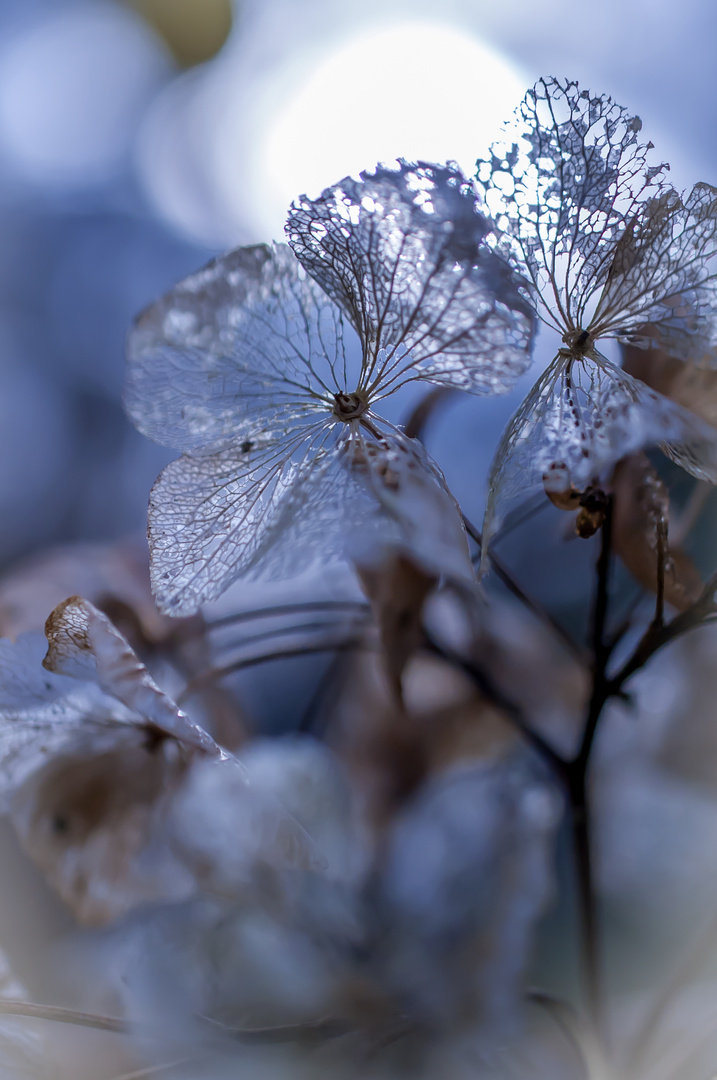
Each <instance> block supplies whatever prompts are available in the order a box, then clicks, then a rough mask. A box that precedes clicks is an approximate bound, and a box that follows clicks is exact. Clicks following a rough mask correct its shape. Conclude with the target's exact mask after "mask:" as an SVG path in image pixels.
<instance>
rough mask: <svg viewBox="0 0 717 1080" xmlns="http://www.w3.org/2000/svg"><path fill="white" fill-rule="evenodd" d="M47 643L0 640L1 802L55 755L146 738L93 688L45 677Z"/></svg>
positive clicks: (32, 638)
mask: <svg viewBox="0 0 717 1080" xmlns="http://www.w3.org/2000/svg"><path fill="white" fill-rule="evenodd" d="M46 651H47V641H46V640H45V638H44V637H42V635H40V634H26V635H22V636H21V637H19V638H18V640H17V642H16V643H12V642H10V641H7V640H5V639H2V640H0V798H3V799H5V798H6V797H7V796H8V795H9V794H11V793H12V791H14V790H15V788H16V787H17V786H18V785H19V784H20V783H21V782H22V781H23V780H24V779H25V778H26V777H27V776H29V775H30V773H32V772H34V771H35V770H37V769H38V768H40V767H41V766H42V765H43V764H44V763H46V762H47V761H48V760H50V759H51V758H52V757H53V756H54V755H55V754H57V753H60V752H69V751H70V750H75V749H77V748H78V747H85V748H87V749H90V750H91V751H92V752H95V753H101V752H102V751H103V750H106V749H110V748H112V747H115V746H117V745H118V744H121V743H122V742H123V741H124V740H127V741H129V742H131V743H135V742H137V741H139V740H143V739H145V738H146V732H145V731H144V729H143V727H141V726H140V725H138V723H137V720H136V718H135V717H134V716H133V714H132V713H131V712H130V711H129V710H128V709H126V708H125V707H124V706H123V705H121V704H120V702H119V701H116V700H115V699H113V698H110V697H108V696H107V695H106V694H103V693H102V691H101V690H100V689H99V687H98V686H96V685H93V684H92V683H78V682H77V681H76V680H75V679H71V678H68V677H67V676H64V675H56V674H54V673H52V672H49V671H46V670H45V669H44V668H43V666H42V660H43V657H44V655H45V652H46Z"/></svg>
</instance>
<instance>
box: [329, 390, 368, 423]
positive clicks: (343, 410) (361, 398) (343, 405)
mask: <svg viewBox="0 0 717 1080" xmlns="http://www.w3.org/2000/svg"><path fill="white" fill-rule="evenodd" d="M367 409H368V394H367V393H366V391H365V390H355V391H354V393H353V394H334V416H338V418H339V420H345V421H346V422H348V421H349V420H357V419H358V418H359V416H363V414H364V413H365V412H366V411H367Z"/></svg>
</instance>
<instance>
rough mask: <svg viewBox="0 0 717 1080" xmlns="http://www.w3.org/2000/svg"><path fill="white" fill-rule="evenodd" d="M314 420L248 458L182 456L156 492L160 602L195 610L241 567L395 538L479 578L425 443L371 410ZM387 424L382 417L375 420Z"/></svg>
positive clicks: (445, 568)
mask: <svg viewBox="0 0 717 1080" xmlns="http://www.w3.org/2000/svg"><path fill="white" fill-rule="evenodd" d="M364 419H365V421H366V422H368V423H370V424H371V425H372V426H373V428H374V431H375V432H376V436H375V437H374V436H373V435H368V434H367V433H366V431H365V430H364V428H363V426H362V425H360V424H358V423H354V424H352V425H345V424H343V423H334V424H331V423H329V424H328V425H327V424H318V425H316V426H315V428H314V429H313V431H312V430H311V429H309V431H308V434H307V436H306V438H305V440H304V441H303V442H300V443H298V445H297V441H298V440H296V441H292V440H291V439H286V440H284V442H283V443H281V444H279V447H278V448H271V449H269V450H268V451H265V452H264V453H263V454H258V455H256V456H255V457H254V460H253V461H252V462H251V463H250V464H247V463H246V462H245V461H244V460H242V459H241V455H240V454H239V453H238V452H237V450H236V448H234V447H229V448H228V449H226V450H221V451H217V452H215V453H214V454H205V455H202V454H195V455H185V456H184V457H182V458H179V459H178V460H177V461H174V462H172V463H171V464H170V465H168V466H167V468H166V469H165V470H164V472H163V473H162V474H161V476H160V477H159V479H158V480H157V483H156V484H155V486H154V488H153V491H152V495H151V498H150V508H149V538H150V554H151V562H152V580H153V588H154V591H155V596H156V598H157V603H158V604H159V606H160V607H161V608H162V609H164V610H166V611H168V612H171V613H173V614H188V613H189V612H192V611H196V609H197V607H198V606H199V605H200V604H201V603H204V602H205V601H207V600H210V599H213V598H214V597H216V596H218V595H219V594H220V593H221V592H222V591H223V590H224V589H225V588H227V587H228V585H229V584H230V583H231V582H232V581H234V580H236V579H237V578H239V577H243V578H266V577H273V578H280V577H288V576H293V575H295V574H298V573H300V572H301V571H302V570H305V569H306V568H308V566H310V565H311V564H313V563H315V562H317V561H318V560H323V561H331V560H340V559H343V558H345V557H347V556H349V557H350V556H351V555H354V554H357V553H362V554H365V553H366V551H367V550H370V549H374V548H375V547H376V546H377V545H381V544H390V545H393V546H398V547H400V548H401V549H402V550H406V551H408V552H409V553H413V554H414V557H415V558H416V559H417V560H418V561H419V562H420V563H421V565H426V566H428V567H429V569H431V570H433V571H434V572H436V573H438V574H445V575H447V576H449V577H452V578H461V579H463V581H466V580H468V579H469V578H471V576H472V574H471V570H470V561H469V560H468V558H467V555H468V552H467V547H466V539H465V533H464V531H463V526H462V522H461V519H460V513H459V510H458V507H457V505H456V503H455V500H454V499H453V497H452V496H451V495H450V493H449V492H448V490H447V488H446V486H445V481H444V480H443V477H442V475H441V473H440V471H439V470H438V469H437V467H436V466H435V465H434V464H433V463H432V462H431V461H430V459H429V458H428V456H427V455H426V454H425V451H423V449H422V447H421V446H420V444H418V443H417V442H415V441H414V440H412V439H407V438H405V436H403V435H401V433H400V432H399V431H397V430H396V429H395V428H392V427H391V426H390V425H387V424H385V423H383V422H382V421H380V420H379V419H378V418H376V417H374V416H373V415H372V414H371V413H367V414H365V417H364ZM377 425H379V426H377Z"/></svg>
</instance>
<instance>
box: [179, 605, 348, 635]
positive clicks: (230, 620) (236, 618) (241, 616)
mask: <svg viewBox="0 0 717 1080" xmlns="http://www.w3.org/2000/svg"><path fill="white" fill-rule="evenodd" d="M368 610H369V605H368V604H367V603H366V602H365V601H363V600H309V601H302V602H298V603H295V604H276V605H274V606H273V607H264V608H253V609H251V610H249V611H237V612H235V613H234V614H232V615H223V616H221V617H220V618H217V619H208V620H206V621H205V623H204V624H203V625H202V626H201V627H200V629H199V631H198V632H199V633H201V634H204V633H206V632H207V631H208V630H219V629H221V628H222V627H224V626H234V625H235V624H236V623H241V622H251V621H252V620H254V619H274V618H278V617H279V616H280V615H304V614H309V613H310V612H314V611H325V612H329V611H368Z"/></svg>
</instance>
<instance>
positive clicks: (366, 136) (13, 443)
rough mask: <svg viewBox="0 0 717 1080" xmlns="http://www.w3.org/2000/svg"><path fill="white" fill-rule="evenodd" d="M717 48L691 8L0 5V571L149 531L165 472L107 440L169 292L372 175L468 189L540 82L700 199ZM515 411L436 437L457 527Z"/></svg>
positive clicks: (707, 162) (709, 154) (140, 447)
mask: <svg viewBox="0 0 717 1080" xmlns="http://www.w3.org/2000/svg"><path fill="white" fill-rule="evenodd" d="M716 33H717V8H715V7H714V5H713V4H711V3H709V0H683V2H682V3H681V4H680V5H678V7H677V8H676V7H675V5H674V4H673V3H672V2H668V0H602V2H601V3H600V4H598V5H596V4H587V3H580V2H577V3H576V2H575V0H544V2H542V3H537V2H535V0H501V2H500V3H495V2H494V0H441V2H440V3H438V2H437V0H237V2H236V3H234V4H232V3H231V2H230V0H125V2H120V0H1V2H0V240H1V242H0V504H1V505H2V514H1V515H0V566H3V567H4V566H7V565H9V564H11V563H12V562H13V561H14V560H15V559H17V558H18V557H20V556H23V555H25V554H27V553H29V552H32V551H34V550H37V549H39V548H42V547H43V546H45V545H47V544H48V543H57V542H62V541H68V540H74V539H78V538H84V539H105V538H107V539H109V538H112V537H115V536H118V535H120V534H122V533H125V532H127V531H130V530H134V529H141V528H142V527H143V524H144V515H145V507H146V500H147V492H148V489H149V486H150V484H151V482H152V480H153V479H154V477H155V476H156V474H157V472H158V470H159V468H160V467H161V465H162V464H163V463H164V462H165V461H166V460H167V457H168V454H167V453H166V451H164V450H162V449H161V448H159V447H154V446H151V445H150V444H148V443H146V442H145V441H144V440H143V439H142V438H141V437H140V436H139V435H138V434H136V433H135V432H134V431H133V429H132V428H131V426H130V425H129V423H128V422H127V420H126V419H125V417H124V414H123V411H122V406H121V399H120V394H121V386H122V375H123V343H124V338H125V334H126V331H127V327H128V325H129V323H130V321H131V319H132V317H133V316H134V315H135V314H136V313H137V312H138V311H139V310H140V309H141V308H142V307H143V306H144V305H145V304H146V303H148V302H149V301H151V300H152V299H153V298H155V297H156V296H157V295H158V294H159V293H161V292H162V291H164V290H165V289H167V288H169V287H170V286H171V285H172V284H173V283H174V282H175V281H177V280H178V279H179V278H181V277H182V276H184V275H185V274H186V273H188V272H189V271H191V270H193V269H195V268H197V267H198V266H200V265H201V264H202V263H203V262H204V261H206V260H207V259H208V258H209V257H210V256H211V255H213V254H215V253H217V252H219V251H221V250H224V249H226V248H228V247H230V246H233V245H236V244H240V243H247V242H253V241H259V240H264V239H271V238H280V237H281V234H282V225H283V218H284V213H285V209H286V207H287V205H288V203H289V202H290V200H291V199H292V197H293V196H294V195H296V194H298V193H300V192H303V191H308V192H309V193H310V194H311V193H317V192H318V191H319V190H320V189H321V188H322V187H323V186H325V185H326V184H329V183H332V182H334V181H335V180H337V179H339V178H340V177H341V176H343V175H345V174H346V173H347V172H349V171H351V172H356V171H358V170H360V169H361V168H363V167H367V166H372V165H373V164H375V162H376V161H377V160H379V159H384V160H385V159H390V158H393V157H396V156H399V155H403V156H408V157H423V158H429V159H441V160H442V159H445V158H446V157H451V158H455V159H457V160H458V161H459V162H460V164H461V165H462V166H463V167H464V169H466V170H469V171H470V169H471V166H472V163H473V162H474V160H475V158H476V156H478V155H479V154H480V153H483V152H484V151H485V149H486V148H487V146H488V144H489V142H490V141H491V138H492V137H493V135H494V134H496V133H497V129H498V125H499V123H500V121H501V119H502V118H504V117H507V115H508V114H509V113H510V111H511V110H512V108H513V107H514V106H515V104H517V102H518V100H519V99H520V97H521V96H522V93H523V91H524V89H525V88H526V87H527V86H528V85H529V84H531V83H532V82H533V81H534V79H535V78H536V77H537V76H539V75H540V74H556V75H568V76H571V77H577V78H578V79H580V80H581V82H582V83H584V84H585V85H589V86H590V87H592V88H593V89H595V90H600V91H603V90H604V91H607V92H609V93H611V94H612V95H613V97H615V98H616V99H617V100H618V101H619V102H621V103H623V104H625V105H626V106H628V107H629V108H630V109H631V110H634V111H635V112H637V113H639V114H640V115H641V116H642V118H643V121H644V131H645V133H646V134H647V136H648V137H649V138H651V139H653V141H654V142H655V143H656V145H657V148H658V152H659V155H660V156H661V157H662V158H664V159H667V160H669V161H670V162H671V163H672V166H673V176H674V179H675V182H676V183H677V184H679V185H680V186H682V185H688V184H690V183H692V182H693V181H694V180H696V179H698V178H704V179H707V180H711V179H715V178H717V142H716V141H715V139H714V137H713V136H714V131H715V119H714V117H715V104H716V103H717V83H716V82H715V79H714V75H713V58H714V49H715V36H716ZM549 347H550V345H549V344H548V343H547V342H546V343H545V346H544V350H545V349H548V348H549ZM541 357H542V353H541V351H540V346H539V351H538V359H539V361H540V359H541ZM524 390H525V386H522V387H521V388H519V389H518V391H516V393H515V394H513V395H510V397H508V398H505V399H500V400H496V401H484V402H481V401H478V402H476V401H475V400H473V401H466V402H458V403H457V404H454V405H453V406H451V408H450V410H449V411H448V412H446V413H445V414H444V415H443V417H442V418H438V419H437V421H436V423H435V425H434V428H433V429H432V431H431V442H430V448H431V450H432V451H433V453H434V454H435V456H436V457H437V458H438V460H439V461H440V462H441V464H442V466H443V468H444V469H445V471H446V473H447V475H448V479H449V481H450V482H451V484H452V486H453V487H454V490H455V493H456V495H457V496H458V497H459V499H461V500H462V501H463V502H464V503H465V505H466V507H467V509H469V510H470V511H471V512H472V513H474V514H475V515H476V516H478V515H479V513H480V504H481V501H482V497H483V496H482V486H483V477H484V475H485V468H486V466H487V464H488V460H489V458H490V455H491V452H492V450H493V448H494V446H495V441H496V439H497V437H498V434H499V431H500V429H501V427H502V425H503V424H504V422H505V419H506V417H507V415H508V414H509V412H510V411H511V410H512V408H513V407H514V406H515V402H516V400H517V399H518V397H519V395H520V393H521V392H522V391H524ZM449 413H450V415H449Z"/></svg>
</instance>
